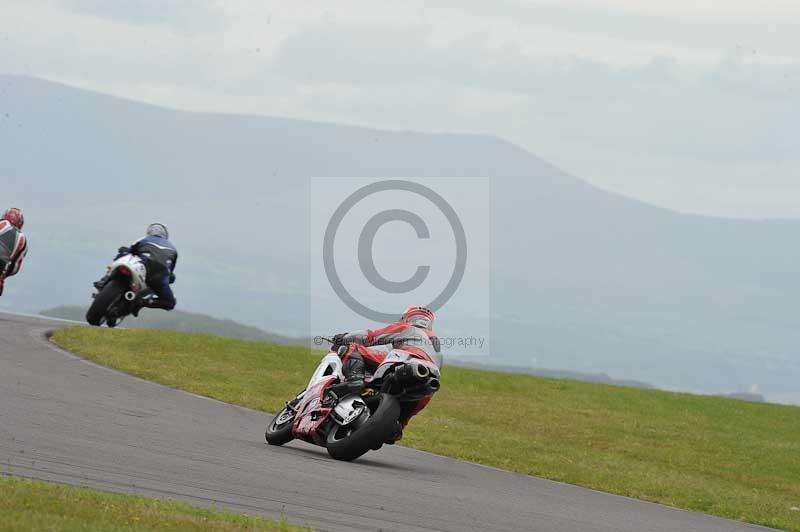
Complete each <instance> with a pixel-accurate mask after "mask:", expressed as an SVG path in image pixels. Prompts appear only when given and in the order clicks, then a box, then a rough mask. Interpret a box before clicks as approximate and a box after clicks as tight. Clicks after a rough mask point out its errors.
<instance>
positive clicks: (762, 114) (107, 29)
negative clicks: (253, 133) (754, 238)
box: [0, 0, 800, 216]
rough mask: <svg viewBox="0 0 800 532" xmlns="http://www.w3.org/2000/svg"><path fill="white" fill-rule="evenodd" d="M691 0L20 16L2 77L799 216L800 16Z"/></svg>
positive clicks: (81, 8)
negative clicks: (367, 131) (503, 145)
mask: <svg viewBox="0 0 800 532" xmlns="http://www.w3.org/2000/svg"><path fill="white" fill-rule="evenodd" d="M687 2H688V0H687V1H684V0H680V1H679V2H678V3H676V4H673V3H671V4H670V5H669V6H666V7H665V6H661V5H659V6H653V5H650V4H647V5H645V4H641V3H639V2H632V1H628V0H603V1H600V0H597V1H593V0H585V1H584V0H567V1H566V2H559V3H558V4H554V3H553V4H547V3H522V2H516V1H510V0H498V2H493V3H490V4H487V3H485V2H477V1H474V0H459V1H458V2H454V1H451V0H444V1H443V2H441V3H435V4H431V3H422V2H408V3H404V4H382V3H379V2H365V1H360V0H358V1H343V2H337V3H336V4H335V5H332V4H330V3H327V2H322V1H318V0H309V2H308V3H304V4H303V5H302V6H299V5H295V4H291V3H274V4H270V3H257V4H256V3H249V2H245V1H244V0H229V1H227V2H225V3H210V4H203V5H202V6H199V7H198V6H197V5H196V4H195V3H193V2H189V1H188V0H168V1H166V2H161V1H159V2H156V0H138V1H137V2H133V3H131V2H128V3H113V2H112V3H109V2H101V1H100V0H63V1H61V2H56V3H52V2H45V1H39V2H37V1H35V0H32V1H25V2H22V1H17V2H14V1H12V2H11V3H10V4H8V5H7V6H4V12H3V15H4V16H3V20H2V22H0V39H2V43H3V44H4V45H3V46H0V64H2V65H4V66H3V70H5V71H9V72H13V73H20V74H27V75H35V76H42V77H46V78H50V79H56V80H61V81H66V82H69V83H73V84H77V85H80V86H83V87H88V88H92V89H96V90H100V91H106V92H111V93H114V94H118V95H122V96H127V97H131V98H135V99H139V100H145V101H150V102H153V103H158V104H162V105H166V106H172V107H178V108H184V109H186V108H188V109H194V110H211V111H229V112H245V113H262V114H271V115H281V116H290V117H297V118H307V119H317V120H329V121H337V122H345V123H352V124H361V125H369V126H376V127H387V128H393V129H420V130H433V131H458V132H471V133H488V134H495V135H498V136H502V137H505V138H508V139H510V140H512V141H514V142H516V143H518V144H520V145H522V146H524V147H526V148H528V149H529V150H531V151H532V152H533V153H535V154H537V155H539V156H541V157H543V158H545V159H548V160H550V161H551V162H553V163H555V164H557V165H558V166H561V167H562V168H564V169H566V170H567V171H570V172H572V173H574V174H576V175H579V176H581V177H584V178H586V179H589V180H591V181H592V182H594V183H596V184H598V185H600V186H603V187H608V188H612V189H614V190H617V191H620V192H623V193H626V194H630V195H633V196H636V197H639V198H642V199H646V200H647V201H651V202H654V203H658V204H662V205H666V206H670V207H673V208H677V209H680V210H691V211H698V212H704V213H713V214H731V215H747V216H800V206H795V205H794V202H788V201H787V199H786V198H787V194H788V195H789V197H791V194H792V193H793V192H796V193H800V189H798V188H797V187H798V186H800V185H798V183H800V180H798V179H797V178H798V176H799V174H800V160H799V159H800V149H798V141H797V140H796V135H795V129H796V127H795V124H796V123H797V122H798V119H800V116H798V115H799V114H800V94H799V93H798V90H799V89H800V55H798V53H797V52H796V50H798V49H800V47H799V46H798V45H799V44H800V37H798V36H797V35H796V31H794V29H795V26H796V24H795V20H796V19H795V18H794V17H793V16H791V15H793V14H795V13H794V11H792V10H793V9H794V8H793V7H792V5H790V4H785V5H784V4H780V5H777V4H776V5H771V6H765V7H764V8H763V9H761V6H759V9H757V10H755V11H753V9H752V7H748V6H749V5H750V4H749V3H745V2H739V1H738V0H737V1H735V2H734V3H732V4H731V5H730V6H729V7H730V8H729V9H724V10H721V9H719V8H716V9H711V8H710V7H709V6H710V4H708V3H707V2H706V3H702V2H701V4H698V5H697V6H695V7H693V6H694V4H692V5H690V3H687ZM756 22H757V23H756ZM754 43H756V44H757V45H758V46H755V44H754ZM795 197H796V196H795Z"/></svg>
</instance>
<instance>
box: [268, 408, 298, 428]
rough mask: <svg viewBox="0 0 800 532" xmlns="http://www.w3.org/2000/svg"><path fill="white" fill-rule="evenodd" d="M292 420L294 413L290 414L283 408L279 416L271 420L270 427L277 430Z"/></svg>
mask: <svg viewBox="0 0 800 532" xmlns="http://www.w3.org/2000/svg"><path fill="white" fill-rule="evenodd" d="M293 420H294V412H292V411H291V410H289V409H288V408H284V409H283V410H281V412H280V414H278V415H277V416H275V419H273V420H272V427H273V428H275V429H278V428H281V427H283V426H284V425H286V424H287V423H289V422H291V421H293Z"/></svg>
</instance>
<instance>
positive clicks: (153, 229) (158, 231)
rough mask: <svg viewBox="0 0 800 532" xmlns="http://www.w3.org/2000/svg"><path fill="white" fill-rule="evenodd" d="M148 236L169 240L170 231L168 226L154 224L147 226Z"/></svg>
mask: <svg viewBox="0 0 800 532" xmlns="http://www.w3.org/2000/svg"><path fill="white" fill-rule="evenodd" d="M147 236H159V237H161V238H166V239H169V231H167V226H166V225H164V224H160V223H154V224H150V225H148V226H147Z"/></svg>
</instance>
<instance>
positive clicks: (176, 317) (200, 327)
mask: <svg viewBox="0 0 800 532" xmlns="http://www.w3.org/2000/svg"><path fill="white" fill-rule="evenodd" d="M40 314H41V315H42V316H48V317H50V318H61V319H64V320H74V321H84V320H85V319H86V318H85V317H86V308H85V307H81V306H78V305H62V306H60V307H55V308H51V309H48V310H43V311H42V312H40ZM123 325H124V326H125V327H129V328H142V329H168V330H172V331H183V332H193V333H206V334H214V335H217V336H227V337H230V338H239V339H243V340H258V341H261V342H273V343H278V344H301V343H304V340H303V339H302V338H290V337H288V336H281V335H278V334H273V333H269V332H267V331H264V330H262V329H259V328H258V327H251V326H250V325H244V324H242V323H239V322H236V321H233V320H224V319H220V318H215V317H213V316H208V315H207V314H198V313H195V312H186V311H183V310H173V311H170V312H163V311H152V310H151V311H148V310H147V309H145V310H143V311H142V312H141V313H140V314H139V317H138V318H134V317H133V316H128V317H127V318H125V322H124V323H123ZM305 343H306V344H309V342H305Z"/></svg>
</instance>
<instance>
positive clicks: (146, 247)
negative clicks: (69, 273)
mask: <svg viewBox="0 0 800 532" xmlns="http://www.w3.org/2000/svg"><path fill="white" fill-rule="evenodd" d="M128 253H132V254H134V255H136V256H138V257H140V258H141V259H142V260H143V261H144V263H145V266H146V267H147V279H146V280H147V286H148V288H150V292H151V293H152V294H154V295H155V296H156V297H141V296H140V297H139V298H137V299H136V302H135V305H136V306H135V307H134V310H133V311H132V314H133V315H134V316H138V314H139V310H140V309H141V308H142V307H148V308H160V309H164V310H172V309H174V308H175V304H176V303H177V300H176V299H175V295H174V294H173V293H172V288H171V287H170V284H172V283H174V282H175V265H176V264H177V263H178V250H177V248H176V247H175V245H174V244H173V243H172V242H170V241H169V232H168V231H167V228H166V227H165V226H164V225H163V224H160V223H154V224H150V225H149V226H148V227H147V235H146V236H145V237H144V238H142V239H141V240H139V241H137V242H136V243H134V244H133V245H131V246H130V247H121V248H119V250H118V253H117V257H116V259H118V258H120V257H122V256H123V255H127V254H128ZM116 259H114V260H116ZM106 281H107V278H105V277H104V278H103V279H101V280H100V281H98V282H97V283H95V287H96V288H97V289H98V290H101V289H102V288H103V286H104V285H105V283H106ZM147 295H148V294H142V296H147Z"/></svg>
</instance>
